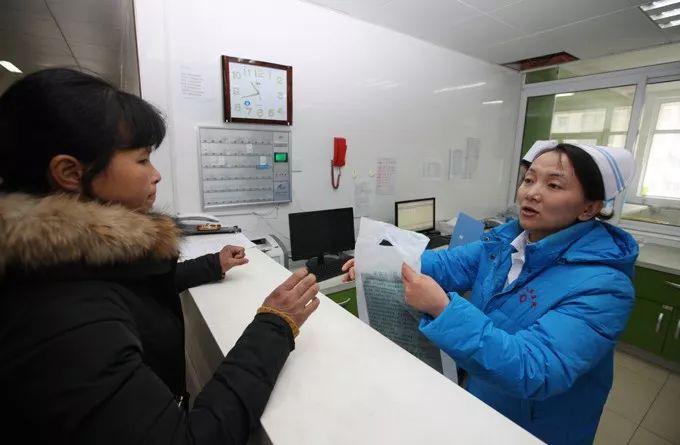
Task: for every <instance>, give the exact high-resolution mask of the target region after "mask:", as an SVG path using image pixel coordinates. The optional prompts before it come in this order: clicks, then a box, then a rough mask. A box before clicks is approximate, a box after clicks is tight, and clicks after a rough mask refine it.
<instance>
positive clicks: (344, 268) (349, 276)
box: [342, 258, 356, 283]
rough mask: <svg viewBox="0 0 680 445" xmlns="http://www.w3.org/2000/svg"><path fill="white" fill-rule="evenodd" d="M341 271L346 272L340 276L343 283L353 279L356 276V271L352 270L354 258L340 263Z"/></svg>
mask: <svg viewBox="0 0 680 445" xmlns="http://www.w3.org/2000/svg"><path fill="white" fill-rule="evenodd" d="M342 271H343V272H347V273H346V274H345V275H343V276H342V281H343V283H347V282H348V281H354V279H355V278H356V271H355V270H354V258H352V259H351V260H349V261H347V262H346V263H345V264H343V265H342Z"/></svg>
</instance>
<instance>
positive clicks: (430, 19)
mask: <svg viewBox="0 0 680 445" xmlns="http://www.w3.org/2000/svg"><path fill="white" fill-rule="evenodd" d="M303 1H307V2H309V3H315V4H318V5H320V6H323V7H325V8H329V9H332V10H335V11H338V12H341V13H343V14H347V15H350V16H352V17H354V18H357V19H361V20H364V21H367V22H370V23H374V24H376V25H380V26H384V27H386V28H390V29H393V30H395V31H399V32H402V33H404V34H408V35H410V36H413V37H417V38H419V39H422V40H425V41H428V42H431V43H434V44H436V45H439V46H443V47H445V48H449V49H452V50H455V51H459V52H462V53H465V54H469V55H471V56H474V57H477V58H480V59H483V60H487V61H489V62H492V63H499V64H504V63H510V62H515V61H518V60H523V59H528V58H532V57H538V56H543V55H547V54H553V53H558V52H561V51H566V52H568V53H570V54H573V55H574V56H576V57H578V58H580V59H590V58H594V57H600V56H605V55H609V54H616V53H621V52H624V51H630V50H635V49H640V48H647V47H651V46H655V45H663V44H667V43H671V42H680V27H675V28H669V29H665V30H662V29H660V28H658V27H657V26H656V25H655V24H654V23H653V22H652V21H651V20H650V19H649V18H648V17H646V16H645V15H644V14H643V12H642V11H641V10H640V9H639V8H638V6H639V5H641V4H644V3H649V2H650V0H646V1H639V0H457V1H456V0H303Z"/></svg>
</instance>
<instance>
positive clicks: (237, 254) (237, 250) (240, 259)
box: [220, 245, 248, 273]
mask: <svg viewBox="0 0 680 445" xmlns="http://www.w3.org/2000/svg"><path fill="white" fill-rule="evenodd" d="M247 262H248V258H246V249H244V248H243V247H238V246H228V245H227V246H224V247H223V248H222V250H220V266H222V273H226V272H227V271H228V270H229V269H231V268H232V267H235V266H242V265H244V264H246V263H247Z"/></svg>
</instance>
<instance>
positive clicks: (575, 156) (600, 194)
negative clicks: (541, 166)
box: [539, 144, 614, 220]
mask: <svg viewBox="0 0 680 445" xmlns="http://www.w3.org/2000/svg"><path fill="white" fill-rule="evenodd" d="M550 151H555V152H557V153H560V154H564V155H565V156H566V157H567V158H569V161H570V162H571V165H572V166H573V167H574V174H575V175H576V178H577V179H578V181H579V182H580V183H581V187H582V188H583V194H584V196H585V198H586V199H587V200H588V201H604V181H603V179H602V173H600V168H599V167H598V166H597V163H596V162H595V160H594V159H593V158H592V156H590V155H589V154H588V153H587V152H586V151H585V150H582V149H580V148H578V147H577V146H575V145H571V144H557V145H556V146H555V148H551V149H549V150H546V151H544V152H542V153H541V154H543V153H547V152H550ZM539 156H540V155H539ZM613 216H614V210H613V209H612V210H611V211H608V212H602V211H600V213H599V214H598V215H597V217H598V218H599V219H604V220H608V219H611V218H612V217H613Z"/></svg>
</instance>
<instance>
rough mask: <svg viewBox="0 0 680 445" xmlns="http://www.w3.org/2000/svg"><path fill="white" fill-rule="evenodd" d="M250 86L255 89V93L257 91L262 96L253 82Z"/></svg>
mask: <svg viewBox="0 0 680 445" xmlns="http://www.w3.org/2000/svg"><path fill="white" fill-rule="evenodd" d="M250 84H251V85H252V86H253V88H254V89H255V91H257V94H260V90H258V89H257V87H256V86H255V84H254V83H253V82H250Z"/></svg>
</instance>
